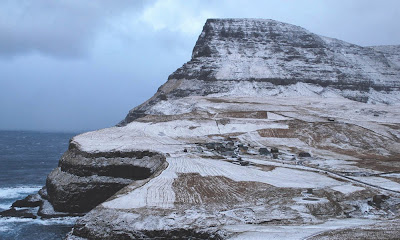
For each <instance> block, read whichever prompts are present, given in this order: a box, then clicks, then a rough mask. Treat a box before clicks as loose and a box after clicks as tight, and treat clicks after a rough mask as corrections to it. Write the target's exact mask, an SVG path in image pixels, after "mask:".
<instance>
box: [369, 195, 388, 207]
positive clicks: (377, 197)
mask: <svg viewBox="0 0 400 240" xmlns="http://www.w3.org/2000/svg"><path fill="white" fill-rule="evenodd" d="M387 199H389V196H387V195H384V194H378V195H374V196H373V197H372V204H373V205H375V206H376V207H378V208H381V204H382V203H383V202H384V201H386V200H387Z"/></svg>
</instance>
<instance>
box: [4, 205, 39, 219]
mask: <svg viewBox="0 0 400 240" xmlns="http://www.w3.org/2000/svg"><path fill="white" fill-rule="evenodd" d="M0 216H2V217H18V218H33V219H36V218H37V217H36V216H35V214H33V213H32V212H31V211H30V210H29V209H19V210H17V209H15V208H11V209H8V210H5V211H3V212H0Z"/></svg>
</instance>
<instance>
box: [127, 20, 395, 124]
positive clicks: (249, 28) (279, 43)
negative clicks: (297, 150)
mask: <svg viewBox="0 0 400 240" xmlns="http://www.w3.org/2000/svg"><path fill="white" fill-rule="evenodd" d="M399 49H400V47H399V46H390V47H385V46H382V47H361V46H357V45H355V44H350V43H347V42H344V41H340V40H337V39H333V38H327V37H322V36H319V35H317V34H314V33H311V32H309V31H307V30H306V29H304V28H301V27H298V26H294V25H291V24H287V23H282V22H277V21H274V20H264V19H209V20H207V22H206V24H205V25H204V28H203V31H202V33H201V34H200V36H199V39H198V40H197V43H196V45H195V47H194V49H193V54H192V59H191V60H190V61H189V62H187V63H185V64H184V65H183V66H182V67H181V68H179V69H178V70H176V71H175V72H174V73H173V74H171V75H170V76H169V78H168V82H167V83H165V84H164V85H163V86H162V87H160V89H159V91H158V92H157V93H156V95H155V96H154V97H153V98H151V99H150V100H149V101H148V102H146V103H144V104H142V105H141V106H139V107H137V108H135V109H133V110H132V111H131V112H130V113H129V114H128V116H127V117H126V119H125V120H124V121H123V122H121V124H122V125H123V124H126V123H128V122H130V121H132V120H134V119H136V118H137V117H140V116H143V115H144V114H148V113H150V112H149V110H150V109H151V108H152V106H153V105H154V103H156V102H159V101H161V100H165V99H170V98H172V99H176V98H181V97H185V96H194V95H200V96H204V95H210V94H225V95H231V96H238V95H239V96H249V94H250V95H252V96H260V94H262V95H281V93H283V94H285V92H287V90H286V88H289V90H288V91H290V89H291V88H292V86H291V85H293V84H297V83H306V84H307V85H313V86H312V88H316V87H320V89H321V90H320V91H319V92H320V94H321V92H322V88H323V90H324V91H323V93H325V94H326V93H327V92H333V93H334V94H339V95H342V96H344V97H347V98H350V99H353V100H357V101H362V102H370V103H374V102H383V103H389V104H391V103H395V102H398V101H399V97H398V91H399V90H400V80H399V79H400V67H399V58H400V51H399ZM249 88H250V89H251V91H249ZM393 92H395V93H394V94H393ZM150 111H151V110H150Z"/></svg>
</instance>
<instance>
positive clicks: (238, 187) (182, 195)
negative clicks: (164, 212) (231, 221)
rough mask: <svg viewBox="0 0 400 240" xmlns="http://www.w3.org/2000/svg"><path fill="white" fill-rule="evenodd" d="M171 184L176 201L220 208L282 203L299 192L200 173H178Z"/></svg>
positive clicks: (287, 201) (289, 200)
mask: <svg viewBox="0 0 400 240" xmlns="http://www.w3.org/2000/svg"><path fill="white" fill-rule="evenodd" d="M172 186H173V190H174V192H175V198H176V202H175V204H178V205H179V204H184V205H201V206H203V207H206V208H207V207H213V208H215V207H216V208H220V209H225V208H232V207H234V206H242V205H249V206H257V205H260V204H262V205H265V204H270V203H272V202H276V203H277V204H278V202H279V204H282V205H283V204H288V203H290V202H291V201H292V200H291V199H292V198H293V197H294V196H297V195H298V194H300V190H296V189H290V188H285V189H281V188H277V187H274V186H271V185H269V184H265V183H260V182H236V181H233V180H231V179H229V178H226V177H223V176H201V175H200V174H198V173H185V174H179V177H178V178H176V179H175V180H174V183H173V185H172ZM277 200H278V201H277Z"/></svg>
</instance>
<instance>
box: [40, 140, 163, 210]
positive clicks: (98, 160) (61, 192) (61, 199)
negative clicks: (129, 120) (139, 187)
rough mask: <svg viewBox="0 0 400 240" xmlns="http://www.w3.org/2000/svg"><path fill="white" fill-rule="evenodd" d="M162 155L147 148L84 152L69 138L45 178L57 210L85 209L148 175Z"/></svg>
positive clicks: (158, 164)
mask: <svg viewBox="0 0 400 240" xmlns="http://www.w3.org/2000/svg"><path fill="white" fill-rule="evenodd" d="M164 162H165V157H164V156H163V155H162V154H160V153H156V152H150V151H130V152H120V151H110V152H85V151H82V150H81V149H79V145H77V144H76V143H75V142H74V141H73V140H72V141H71V142H70V144H69V149H68V151H67V152H66V153H65V154H64V155H63V156H62V157H61V159H60V162H59V167H58V168H56V169H54V170H53V172H51V173H50V174H49V176H48V177H47V181H46V188H47V194H48V200H49V202H50V203H51V204H52V205H53V207H54V210H56V211H59V212H72V213H81V212H87V211H89V210H91V209H92V208H94V207H95V206H97V205H98V204H100V203H102V202H104V201H105V200H106V199H108V198H109V197H111V196H112V195H114V194H115V193H116V192H117V191H119V190H120V189H121V188H123V187H125V186H127V185H128V184H131V183H132V181H135V180H143V179H147V178H150V177H151V176H152V175H153V174H154V173H155V172H156V171H157V170H159V169H160V168H161V167H162V166H163V163H164Z"/></svg>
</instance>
